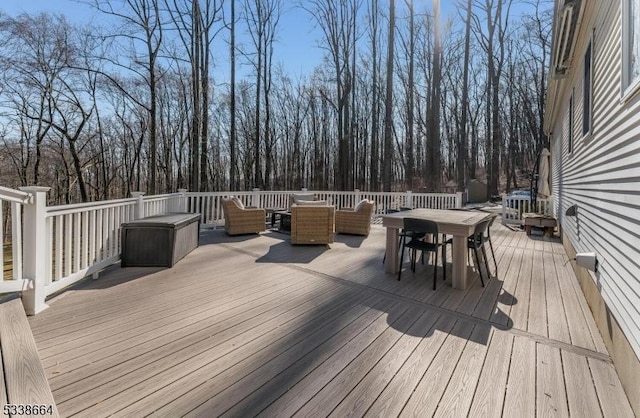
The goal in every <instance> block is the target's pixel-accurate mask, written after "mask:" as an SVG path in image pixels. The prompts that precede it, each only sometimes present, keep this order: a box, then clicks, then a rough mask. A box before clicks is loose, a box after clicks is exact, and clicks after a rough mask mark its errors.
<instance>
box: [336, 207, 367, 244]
mask: <svg viewBox="0 0 640 418" xmlns="http://www.w3.org/2000/svg"><path fill="white" fill-rule="evenodd" d="M372 213H373V201H371V200H367V199H364V200H362V201H360V203H358V204H357V205H356V206H355V207H354V208H353V209H340V210H337V211H336V233H338V234H353V235H364V236H368V235H369V231H370V230H371V215H372Z"/></svg>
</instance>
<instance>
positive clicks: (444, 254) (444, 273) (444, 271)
mask: <svg viewBox="0 0 640 418" xmlns="http://www.w3.org/2000/svg"><path fill="white" fill-rule="evenodd" d="M442 280H447V245H446V244H443V245H442Z"/></svg>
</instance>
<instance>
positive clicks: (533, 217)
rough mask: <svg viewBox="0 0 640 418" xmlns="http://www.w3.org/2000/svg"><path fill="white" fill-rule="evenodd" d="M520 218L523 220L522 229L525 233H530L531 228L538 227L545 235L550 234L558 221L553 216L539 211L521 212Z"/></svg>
mask: <svg viewBox="0 0 640 418" xmlns="http://www.w3.org/2000/svg"><path fill="white" fill-rule="evenodd" d="M522 219H523V221H524V230H525V231H526V233H527V235H531V230H532V229H533V228H540V229H543V230H544V235H545V236H548V237H550V236H552V235H553V231H554V230H555V229H556V225H557V224H558V221H557V220H556V218H554V217H553V216H549V215H541V214H539V213H523V214H522Z"/></svg>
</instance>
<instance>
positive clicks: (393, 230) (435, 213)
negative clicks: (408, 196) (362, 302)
mask: <svg viewBox="0 0 640 418" xmlns="http://www.w3.org/2000/svg"><path fill="white" fill-rule="evenodd" d="M489 216H491V215H490V214H488V213H485V212H474V211H463V210H444V209H412V210H408V211H402V212H396V213H390V214H387V215H383V216H382V226H384V227H386V228H387V244H386V251H387V252H386V254H387V256H386V261H385V271H386V272H387V273H397V272H398V270H399V269H400V265H399V257H398V239H399V235H398V231H399V230H400V229H401V228H402V227H403V223H404V218H417V219H427V220H430V221H434V222H435V223H437V224H438V231H439V233H441V234H448V235H453V249H452V264H453V271H452V274H451V285H452V287H453V288H454V289H465V288H466V287H467V237H468V236H469V235H471V234H473V231H474V228H475V226H476V225H477V224H479V223H480V222H482V221H484V220H485V219H487V218H488V217H489Z"/></svg>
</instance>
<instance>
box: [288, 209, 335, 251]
mask: <svg viewBox="0 0 640 418" xmlns="http://www.w3.org/2000/svg"><path fill="white" fill-rule="evenodd" d="M334 211H335V209H334V207H333V206H327V205H324V206H316V205H313V206H311V205H292V206H291V243H292V244H330V243H332V242H333V235H334V232H333V231H334V229H333V228H334Z"/></svg>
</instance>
